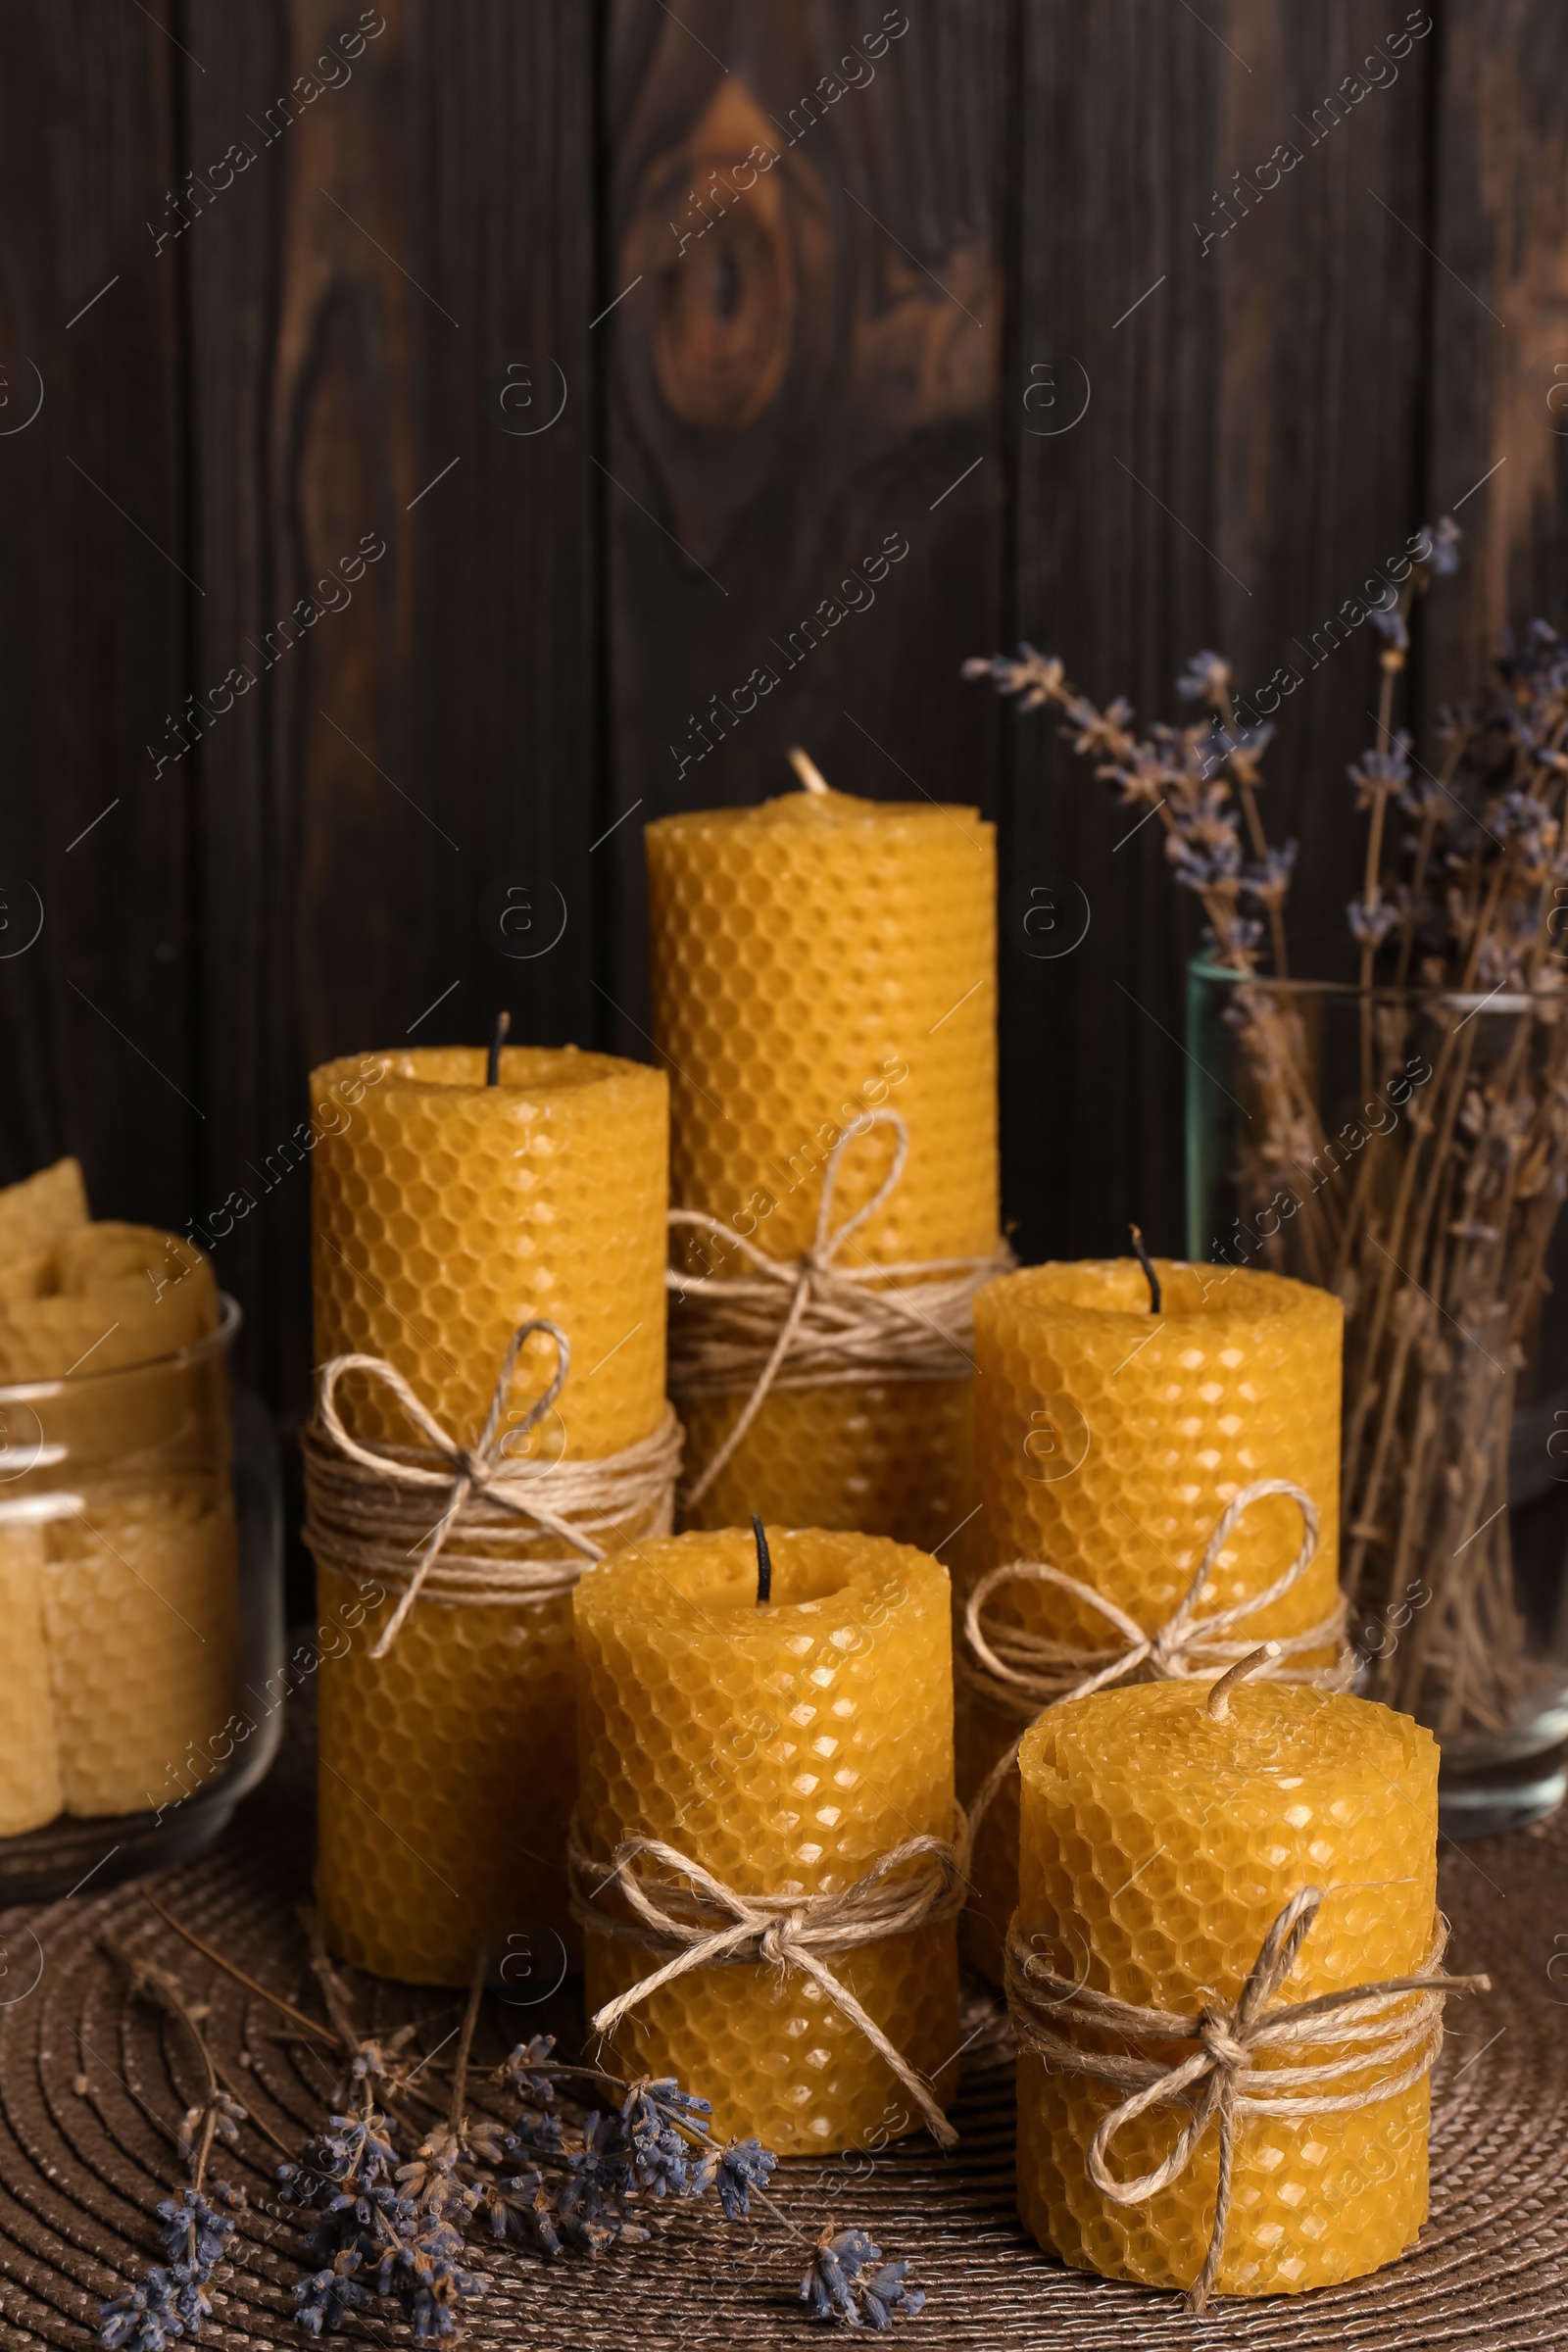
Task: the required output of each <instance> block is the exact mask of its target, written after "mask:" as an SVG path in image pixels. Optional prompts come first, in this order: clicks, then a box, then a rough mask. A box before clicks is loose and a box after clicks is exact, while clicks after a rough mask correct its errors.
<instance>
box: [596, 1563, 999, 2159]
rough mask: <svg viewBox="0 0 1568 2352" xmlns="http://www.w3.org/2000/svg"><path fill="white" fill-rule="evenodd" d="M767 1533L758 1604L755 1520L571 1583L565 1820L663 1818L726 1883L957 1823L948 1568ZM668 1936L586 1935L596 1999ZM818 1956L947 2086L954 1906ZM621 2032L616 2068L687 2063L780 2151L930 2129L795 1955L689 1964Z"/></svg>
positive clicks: (739, 1886) (846, 1859)
mask: <svg viewBox="0 0 1568 2352" xmlns="http://www.w3.org/2000/svg"><path fill="white" fill-rule="evenodd" d="M767 1542H768V1544H769V1547H770V1550H771V1558H772V1591H771V1596H770V1598H769V1599H768V1601H767V1602H765V1603H762V1604H760V1603H759V1600H758V1596H757V1595H758V1560H757V1551H756V1547H755V1544H754V1542H753V1538H752V1536H751V1535H750V1534H749V1533H747V1534H737V1533H734V1532H729V1533H722V1534H692V1535H685V1536H676V1537H672V1538H667V1539H665V1540H664V1541H662V1542H659V1543H642V1544H636V1545H634V1546H631V1547H629V1548H628V1549H627V1550H626V1551H624V1552H623V1553H622V1554H621V1555H620V1556H619V1557H618V1558H616V1559H615V1560H613V1561H611V1562H609V1563H608V1564H607V1565H606V1566H605V1567H603V1568H600V1569H597V1570H595V1572H594V1574H593V1575H592V1576H590V1577H586V1578H584V1580H583V1581H582V1583H581V1584H580V1585H579V1586H578V1588H577V1591H576V1594H575V1596H574V1601H575V1614H576V1636H577V1659H578V1675H579V1698H578V1740H579V1756H580V1780H581V1798H580V1802H579V1813H578V1826H579V1835H580V1837H581V1839H582V1841H583V1843H584V1845H585V1847H586V1849H587V1850H588V1852H589V1853H590V1854H592V1855H595V1856H604V1857H610V1856H613V1853H614V1850H615V1848H616V1846H617V1845H618V1844H619V1843H620V1841H621V1840H622V1839H623V1838H660V1839H662V1840H663V1841H664V1842H665V1843H666V1844H668V1845H670V1846H672V1847H674V1848H676V1849H678V1850H679V1851H680V1852H681V1853H682V1854H683V1855H686V1856H687V1857H689V1858H690V1859H691V1860H692V1861H694V1862H696V1863H698V1864H700V1865H701V1866H702V1867H704V1868H705V1869H707V1870H710V1871H711V1872H712V1873H713V1874H714V1875H715V1876H716V1877H717V1878H719V1879H721V1880H722V1881H723V1882H724V1883H725V1884H726V1885H727V1886H730V1887H734V1888H735V1889H736V1890H737V1892H740V1893H743V1894H744V1893H767V1892H772V1893H799V1894H803V1895H812V1894H829V1893H834V1892H839V1891H842V1890H843V1889H844V1888H846V1887H850V1886H851V1885H853V1884H854V1883H855V1882H856V1881H857V1880H858V1879H859V1878H861V1877H862V1876H863V1874H864V1873H865V1871H866V1870H867V1868H868V1867H869V1866H870V1865H871V1864H872V1863H873V1862H874V1861H875V1860H876V1858H877V1857H878V1855H880V1854H883V1853H887V1852H891V1851H892V1850H893V1849H894V1848H895V1847H897V1846H899V1845H901V1844H903V1843H904V1842H905V1841H906V1839H907V1838H911V1837H915V1836H918V1835H922V1834H925V1835H930V1836H932V1837H936V1838H949V1837H950V1836H951V1835H952V1830H953V1820H954V1811H953V1684H952V1642H951V1630H950V1595H949V1586H948V1577H947V1571H946V1570H945V1569H944V1568H942V1567H941V1566H940V1565H939V1564H938V1563H937V1562H936V1561H935V1560H932V1559H928V1558H927V1557H926V1556H925V1554H924V1553H922V1552H918V1551H915V1550H912V1549H910V1548H909V1547H907V1546H906V1545H903V1544H891V1543H888V1542H886V1541H884V1540H882V1539H880V1538H875V1537H860V1536H854V1535H846V1534H842V1533H831V1534H823V1533H818V1532H815V1531H812V1532H807V1533H801V1532H798V1531H797V1532H787V1531H783V1530H776V1529H769V1530H768V1531H767ZM615 1899H616V1898H615V1895H614V1893H613V1891H610V1892H608V1893H606V1894H604V1895H602V1896H601V1898H600V1901H601V1905H602V1907H604V1908H607V1909H610V1910H613V1906H614V1903H615ZM658 1957H659V1956H658V1955H655V1956H653V1957H651V1956H650V1954H649V1953H648V1951H647V1950H646V1948H645V1947H643V1946H642V1945H640V1944H638V1943H636V1942H633V1941H626V1940H623V1939H621V1938H618V1937H615V1936H608V1935H605V1934H602V1933H599V1932H595V1933H592V1934H590V1935H589V1936H588V1937H587V1958H586V1972H587V1981H586V1998H587V2007H588V2010H589V2013H590V2014H593V2013H594V2012H595V2011H596V2010H597V2009H598V2008H599V2007H600V2006H601V2005H602V2004H603V2003H604V2002H606V2001H607V2000H609V1999H610V1998H612V1997H613V1995H614V1994H616V1993H619V1992H624V1991H625V1990H627V1989H628V1988H629V1987H630V1986H632V1985H636V1984H637V1983H638V1982H639V1981H640V1979H642V1978H643V1977H645V1976H646V1975H648V1974H649V1972H650V1970H651V1969H652V1968H653V1967H654V1966H656V1965H657V1964H658ZM830 1964H831V1966H832V1968H833V1970H834V1972H835V1974H837V1975H838V1976H839V1977H840V1978H841V1979H842V1981H843V1982H844V1983H845V1984H846V1985H848V1986H849V1988H850V1989H851V1991H852V1992H853V1993H854V1994H855V1995H856V1997H857V1998H858V2000H859V2001H860V2003H861V2004H862V2005H863V2007H864V2008H865V2009H866V2010H867V2011H868V2012H869V2014H870V2015H871V2016H872V2017H873V2018H874V2019H875V2020H876V2021H877V2023H878V2024H879V2025H880V2026H881V2027H882V2029H883V2031H884V2032H885V2033H886V2034H887V2035H888V2037H889V2039H890V2040H891V2041H892V2042H893V2043H894V2044H895V2045H896V2046H897V2048H899V2049H900V2050H901V2051H902V2052H903V2053H904V2054H905V2056H906V2057H907V2059H908V2060H909V2062H910V2063H911V2064H912V2065H913V2066H914V2067H915V2068H916V2069H917V2070H918V2071H919V2072H920V2073H921V2074H923V2075H925V2076H926V2077H928V2078H929V2077H933V2076H934V2077H935V2078H936V2087H937V2092H938V2095H939V2097H942V2098H951V2097H952V2095H953V2094H954V2092H955V2091H956V2067H955V2066H954V2064H953V2063H952V2060H953V2053H954V2051H955V2050H956V2047H957V2043H958V2039H959V2036H958V2033H957V1967H956V1938H955V1934H954V1926H953V1923H952V1921H951V1920H948V1921H938V1922H934V1923H929V1924H926V1925H924V1926H921V1927H917V1928H915V1929H913V1930H912V1931H910V1932H908V1933H905V1934H902V1935H898V1936H891V1937H888V1938H887V1939H885V1940H883V1941H879V1942H874V1943H868V1944H865V1945H863V1946H861V1947H860V1948H858V1949H857V1950H853V1951H846V1952H836V1953H834V1954H833V1955H832V1956H831V1962H830ZM611 2038H612V2039H613V2046H614V2047H615V2049H616V2050H617V2052H618V2053H619V2056H620V2063H621V2064H622V2066H623V2069H624V2071H625V2072H626V2073H627V2074H628V2075H632V2076H636V2075H641V2074H652V2075H670V2074H672V2075H675V2076H677V2077H678V2078H679V2080H680V2082H682V2084H683V2085H684V2086H686V2087H687V2088H690V2089H693V2090H696V2091H698V2092H700V2093H701V2095H702V2096H703V2097H705V2098H709V2099H711V2101H712V2103H713V2110H714V2129H715V2130H716V2131H719V2132H720V2133H721V2134H723V2133H730V2132H734V2133H739V2134H742V2135H747V2134H756V2135H758V2136H760V2138H761V2139H762V2140H763V2141H764V2142H765V2143H766V2144H767V2145H768V2146H769V2147H771V2148H774V2149H777V2150H778V2151H780V2152H781V2153H783V2154H786V2155H788V2154H802V2153H807V2152H810V2151H813V2150H820V2149H823V2148H840V2147H850V2146H863V2145H864V2144H866V2142H867V2140H868V2139H869V2138H870V2137H871V2135H872V2134H873V2133H875V2134H878V2135H879V2137H888V2138H892V2137H898V2136H900V2135H901V2134H903V2133H905V2132H907V2131H913V2130H917V2129H919V2127H920V2116H919V2114H918V2112H917V2111H916V2110H915V2105H914V2102H913V2100H912V2099H911V2096H910V2094H909V2091H908V2089H907V2086H906V2085H904V2084H902V2083H901V2082H899V2081H898V2079H897V2078H896V2076H895V2075H894V2074H893V2073H892V2072H891V2070H890V2069H889V2067H888V2065H887V2063H886V2061H885V2060H884V2059H883V2058H882V2057H881V2056H879V2055H878V2053H877V2052H876V2051H875V2050H874V2049H873V2048H872V2046H871V2045H870V2043H869V2042H868V2041H867V2040H866V2038H865V2036H864V2035H863V2034H862V2033H861V2032H860V2031H859V2030H858V2028H857V2027H856V2026H855V2025H853V2024H852V2023H851V2021H850V2020H849V2018H848V2017H846V2015H845V2014H844V2013H843V2011H842V2010H840V2009H839V2008H837V2007H836V2006H835V2005H834V2003H833V2002H832V2001H831V2000H830V1999H829V1998H828V1997H827V1996H826V1995H825V1994H824V1992H823V1991H822V1989H821V1987H820V1986H819V1985H817V1984H816V1983H815V1982H813V1980H812V1979H811V1978H810V1977H809V1976H807V1975H804V1974H802V1973H801V1972H800V1971H799V1970H797V1969H794V1968H787V1969H783V1970H780V1969H774V1968H770V1967H766V1966H739V1965H738V1966H735V1967H728V1968H725V1967H709V1968H702V1969H694V1970H692V1971H690V1972H689V1973H688V1974H686V1975H684V1976H681V1977H678V1978H675V1979H673V1980H672V1981H671V1982H670V1983H668V1984H667V1985H662V1987H661V1988H660V1989H659V1990H658V1991H657V1992H655V1993H653V1994H651V1995H650V1996H649V1997H648V1998H647V1999H646V2000H644V2001H643V2002H641V2003H640V2004H639V2005H638V2006H637V2007H635V2008H634V2009H632V2010H631V2011H630V2012H629V2013H628V2014H627V2015H626V2016H625V2017H623V2018H622V2019H621V2020H620V2021H619V2022H618V2023H617V2024H616V2025H615V2027H614V2029H613V2034H612V2037H611Z"/></svg>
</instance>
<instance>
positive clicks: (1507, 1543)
mask: <svg viewBox="0 0 1568 2352" xmlns="http://www.w3.org/2000/svg"><path fill="white" fill-rule="evenodd" d="M1187 1050H1188V1069H1187V1234H1188V1239H1187V1246H1188V1253H1189V1255H1190V1256H1191V1257H1192V1258H1194V1259H1196V1260H1207V1261H1209V1262H1212V1263H1215V1264H1221V1265H1243V1264H1250V1265H1260V1266H1265V1267H1268V1268H1270V1269H1272V1270H1274V1271H1277V1272H1280V1273H1284V1274H1292V1275H1295V1276H1297V1277H1298V1278H1299V1279H1300V1280H1302V1281H1304V1282H1312V1283H1319V1284H1322V1285H1324V1286H1325V1287H1327V1288H1329V1289H1332V1290H1335V1291H1337V1292H1338V1293H1339V1295H1340V1296H1341V1298H1343V1299H1344V1300H1345V1306H1346V1333H1345V1339H1346V1345H1345V1450H1344V1485H1343V1491H1342V1495H1341V1511H1342V1528H1343V1538H1342V1558H1343V1562H1344V1578H1345V1585H1346V1590H1347V1592H1348V1594H1349V1596H1350V1602H1351V1610H1352V1639H1354V1641H1355V1642H1356V1646H1357V1649H1358V1651H1359V1653H1360V1656H1361V1659H1362V1667H1361V1677H1360V1681H1359V1683H1358V1685H1357V1688H1359V1689H1362V1690H1363V1691H1364V1692H1365V1694H1366V1695H1367V1696H1369V1697H1372V1698H1378V1699H1382V1700H1384V1701H1386V1702H1387V1703H1388V1704H1389V1705H1391V1706H1395V1707H1398V1708H1400V1709H1401V1710H1402V1711H1404V1712H1405V1713H1408V1714H1413V1715H1414V1716H1416V1717H1417V1719H1418V1720H1419V1721H1421V1722H1423V1723H1425V1724H1427V1725H1429V1726H1430V1728H1431V1729H1432V1730H1433V1731H1434V1732H1435V1733H1436V1734H1437V1736H1438V1739H1439V1740H1440V1742H1441V1744H1442V1749H1443V1777H1442V1784H1441V1801H1442V1812H1443V1824H1444V1828H1445V1829H1446V1831H1447V1832H1448V1834H1449V1835H1450V1836H1453V1837H1461V1836H1470V1837H1479V1836H1482V1835H1485V1834H1489V1833H1491V1832H1493V1831H1495V1830H1498V1829H1503V1828H1508V1827H1514V1826H1517V1825H1519V1824H1521V1823H1524V1822H1528V1821H1533V1820H1537V1819H1539V1818H1540V1817H1541V1816H1542V1815H1544V1813H1547V1812H1549V1811H1550V1810H1551V1809H1552V1808H1553V1807H1554V1806H1555V1805H1557V1804H1558V1803H1560V1802H1561V1800H1562V1797H1563V1794H1564V1791H1565V1788H1568V1769H1565V1761H1564V1742H1565V1740H1568V1605H1565V1597H1568V1596H1565V1581H1564V1566H1565V1560H1568V1485H1565V1483H1564V1482H1568V1316H1565V1315H1564V1314H1563V1313H1562V1312H1561V1311H1560V1309H1559V1310H1557V1311H1553V1310H1552V1307H1551V1304H1550V1300H1551V1295H1552V1290H1553V1285H1552V1283H1551V1281H1550V1279H1549V1277H1550V1273H1551V1269H1552V1260H1553V1257H1554V1255H1560V1254H1562V1241H1563V1236H1562V1234H1561V1233H1560V1232H1559V1225H1560V1219H1559V1215H1558V1211H1559V1208H1560V1205H1561V1201H1562V1197H1563V1193H1564V1190H1565V1189H1568V1112H1565V1105H1568V1017H1564V1015H1563V1008H1562V1007H1561V1006H1560V1005H1558V1004H1557V1003H1556V1002H1555V1001H1554V1000H1553V999H1552V998H1550V997H1530V996H1526V995H1507V994H1502V993H1499V992H1494V993H1493V994H1491V995H1482V994H1476V995H1472V996H1464V995H1456V994H1454V993H1452V992H1447V991H1432V990H1425V991H1423V990H1415V989H1374V990H1367V991H1364V990H1361V989H1358V988H1355V987H1349V986H1342V985H1337V984H1334V983H1330V982H1321V981H1311V980H1300V981H1295V980H1293V981H1279V980H1275V979H1270V978H1262V979H1259V978H1254V977H1250V976H1245V975H1242V974H1238V973H1236V972H1234V971H1229V970H1225V969H1223V968H1221V967H1218V966H1216V965H1213V964H1210V963H1207V962H1205V961H1203V960H1202V959H1201V958H1200V959H1197V960H1195V961H1194V962H1193V963H1192V964H1191V965H1190V966H1189V971H1188V994H1187ZM1555 1291H1556V1297H1557V1298H1558V1299H1562V1298H1564V1297H1568V1287H1565V1285H1564V1284H1563V1282H1562V1281H1561V1280H1560V1279H1559V1281H1558V1282H1557V1284H1556V1285H1555ZM1261 1467H1262V1468H1263V1469H1264V1470H1265V1471H1266V1467H1267V1465H1266V1464H1265V1465H1262V1466H1261Z"/></svg>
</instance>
